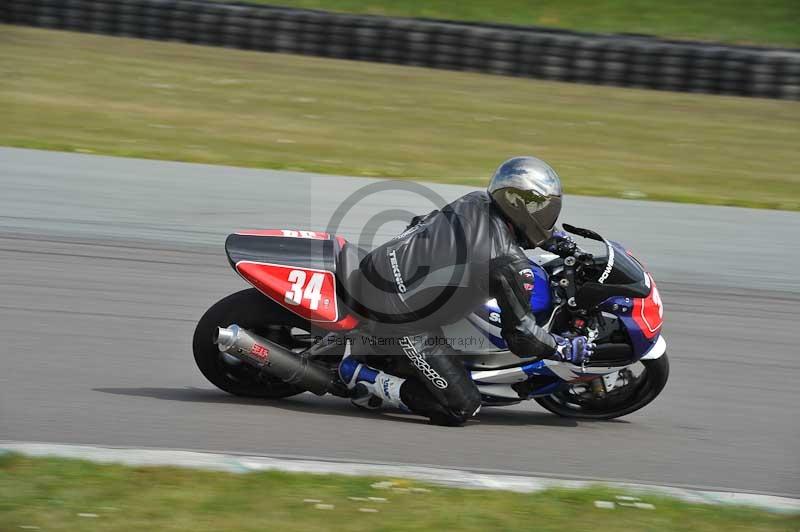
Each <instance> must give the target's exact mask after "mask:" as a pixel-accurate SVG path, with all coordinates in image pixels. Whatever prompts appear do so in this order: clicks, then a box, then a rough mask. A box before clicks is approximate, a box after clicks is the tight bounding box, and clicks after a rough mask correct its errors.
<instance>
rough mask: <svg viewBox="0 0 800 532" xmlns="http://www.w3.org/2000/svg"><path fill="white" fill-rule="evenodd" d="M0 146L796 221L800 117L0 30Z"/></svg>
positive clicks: (780, 105) (699, 98) (741, 105)
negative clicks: (546, 172) (542, 190)
mask: <svg viewBox="0 0 800 532" xmlns="http://www.w3.org/2000/svg"><path fill="white" fill-rule="evenodd" d="M0 116H1V117H2V120H0V145H6V146H16V147H30V148H42V149H52V150H64V151H78V152H89V153H102V154H109V155H121V156H131V157H143V158H150V159H171V160H180V161H192V162H202V163H212V164H228V165H238V166H249V167H262V168H278V169H292V170H307V171H318V172H324V173H334V174H344V175H364V176H386V177H397V178H414V179H423V180H430V181H441V182H450V183H464V184H469V185H475V186H482V185H484V184H485V183H486V181H487V179H488V176H489V175H491V173H492V171H493V170H494V169H495V168H496V166H497V165H498V164H499V163H500V162H501V161H503V160H504V159H506V158H508V157H510V156H514V155H522V154H535V155H538V156H539V157H541V158H543V159H545V160H547V161H548V162H550V163H551V164H552V165H553V166H554V167H555V168H556V169H557V170H558V172H559V173H560V175H561V176H562V179H563V180H564V183H565V188H566V191H567V193H571V194H585V195H601V196H612V197H646V198H650V199H657V200H674V201H683V202H698V203H709V204H720V205H739V206H752V207H766V208H777V209H789V210H800V175H798V168H800V150H798V146H800V103H798V102H788V101H781V100H766V99H755V98H736V97H721V96H713V95H691V94H679V93H670V92H659V91H647V90H634V89H621V88H612V87H599V86H590V85H579V84H569V83H556V82H545V81H539V80H530V79H519V78H509V77H501V76H490V75H481V74H472V73H461V72H447V71H437V70H430V69H423V68H413V67H400V66H393V65H382V64H375V63H365V62H352V61H337V60H331V59H322V58H313V57H303V56H292V55H280V54H265V53H257V52H246V51H240V50H229V49H224V48H210V47H202V46H191V45H185V44H176V43H163V42H153V41H143V40H135V39H122V38H115V37H105V36H97V35H87V34H80V33H69V32H59V31H52V30H41V29H33V28H20V27H14V26H0Z"/></svg>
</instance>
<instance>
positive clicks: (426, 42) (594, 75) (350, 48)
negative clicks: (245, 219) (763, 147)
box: [0, 0, 800, 100]
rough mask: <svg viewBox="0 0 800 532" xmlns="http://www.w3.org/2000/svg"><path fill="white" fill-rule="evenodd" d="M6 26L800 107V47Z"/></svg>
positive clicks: (337, 30) (258, 14)
mask: <svg viewBox="0 0 800 532" xmlns="http://www.w3.org/2000/svg"><path fill="white" fill-rule="evenodd" d="M0 22H3V23H7V24H19V25H26V26H37V27H42V28H55V29H64V30H70V31H81V32H90V33H100V34H105V35H117V36H124V37H136V38H143V39H155V40H165V41H180V42H187V43H194V44H203V45H211V46H226V47H231V48H241V49H247V50H260V51H265V52H280V53H292V54H303V55H313V56H320V57H332V58H339V59H352V60H358V61H375V62H382V63H395V64H401V65H411V66H421V67H429V68H439V69H447V70H463V71H473V72H484V73H490V74H499V75H507V76H521V77H530V78H540V79H548V80H554V81H568V82H575V83H589V84H599V85H615V86H622V87H636V88H643V89H657V90H668V91H683V92H700V93H713V94H725V95H736V96H754V97H762V98H783V99H793V100H800V50H796V49H779V48H763V47H752V46H725V45H719V44H709V43H700V42H682V41H673V40H666V39H657V38H654V37H648V36H635V35H600V34H589V33H577V32H573V31H563V30H553V29H546V28H536V27H523V26H511V25H503V24H476V23H463V22H455V21H434V20H422V19H402V18H389V17H377V16H360V15H347V14H339V13H328V12H324V11H314V10H303V9H289V8H283V7H277V6H269V5H250V4H244V3H236V4H233V3H231V4H227V3H214V2H206V1H203V0H2V1H1V2H0Z"/></svg>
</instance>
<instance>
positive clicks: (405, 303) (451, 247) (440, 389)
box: [339, 157, 594, 425]
mask: <svg viewBox="0 0 800 532" xmlns="http://www.w3.org/2000/svg"><path fill="white" fill-rule="evenodd" d="M560 212H561V181H560V179H559V177H558V174H556V172H555V170H553V168H551V167H550V166H549V165H548V164H547V163H546V162H544V161H542V160H540V159H537V158H535V157H515V158H513V159H509V160H507V161H505V162H504V163H503V164H501V165H500V167H499V168H498V169H497V170H496V171H495V173H494V175H493V176H492V179H491V181H490V182H489V186H488V188H487V190H486V191H478V192H472V193H469V194H466V195H465V196H462V197H461V198H459V199H457V200H455V201H453V202H452V203H450V204H448V205H446V206H445V207H443V208H442V209H441V210H436V211H433V212H431V213H430V214H427V215H425V216H418V217H415V218H414V219H413V220H412V222H411V225H409V227H408V228H407V229H406V230H405V231H403V232H402V233H401V234H400V235H398V236H397V237H395V238H394V239H392V240H390V241H389V242H387V243H385V244H383V245H382V246H380V247H378V248H376V249H374V250H373V251H372V252H370V253H369V254H367V256H366V257H364V259H363V260H362V261H361V263H360V271H361V278H362V279H361V282H360V283H359V290H358V291H359V293H358V294H357V295H356V296H357V297H355V299H356V300H357V302H356V304H355V305H354V307H355V308H354V310H356V311H357V312H359V313H361V314H362V315H365V316H368V317H370V318H371V319H370V320H369V322H370V323H372V324H373V326H372V328H371V329H370V330H369V331H368V333H367V334H368V335H369V338H370V340H369V341H365V340H363V338H366V336H365V337H363V338H362V341H361V342H359V341H358V339H351V343H349V344H348V346H347V351H346V356H345V358H344V359H343V360H342V363H341V364H340V366H339V374H340V376H341V377H342V380H343V381H344V382H345V383H346V384H347V386H348V388H350V389H351V394H352V397H353V402H354V403H356V404H357V405H360V406H366V407H372V408H374V407H377V406H380V405H382V404H383V405H389V406H395V407H401V408H405V409H408V410H411V411H413V412H416V413H419V414H422V415H426V416H428V417H429V418H430V419H431V420H432V421H433V422H434V423H438V424H444V425H459V424H462V423H464V422H465V421H466V420H467V419H468V418H470V417H472V416H474V415H475V414H476V413H477V412H478V410H479V409H480V405H481V395H480V392H479V391H478V389H477V387H476V386H475V384H474V383H473V382H472V379H471V378H470V374H469V372H468V371H467V369H466V368H465V367H464V365H463V363H462V362H461V360H460V358H459V354H458V352H457V351H456V350H455V349H454V348H453V347H452V346H451V345H450V344H449V343H448V341H447V338H445V337H444V335H443V332H442V326H443V325H446V324H449V323H454V322H456V321H458V320H460V319H462V318H463V317H464V316H466V315H467V314H469V312H470V311H472V310H473V309H474V308H476V307H477V306H478V305H480V304H482V303H484V302H485V301H486V300H487V299H490V298H495V299H496V300H497V304H498V306H499V307H500V310H501V313H500V319H501V325H502V326H501V331H502V336H503V338H504V339H505V341H506V343H507V345H508V347H509V349H510V350H511V351H512V352H513V353H515V354H516V355H518V356H524V357H530V356H538V357H541V358H552V359H556V360H563V361H569V362H572V363H574V364H580V363H581V362H582V361H583V360H585V359H586V358H588V357H589V356H591V353H592V350H593V349H594V346H593V344H592V343H591V342H590V341H589V340H588V339H587V338H586V337H583V336H577V337H573V338H565V337H561V336H557V335H555V334H551V333H549V332H547V331H545V330H544V329H543V328H541V327H540V326H538V325H537V324H536V319H535V317H534V316H533V314H532V313H531V310H530V303H529V301H530V294H531V291H532V290H533V273H532V271H531V267H530V262H529V260H528V258H527V256H526V255H525V253H524V252H523V248H526V249H532V248H535V247H540V246H541V247H544V248H545V249H549V248H551V247H553V246H556V245H557V244H558V243H559V241H560V240H563V238H564V237H562V236H559V235H556V236H554V235H553V233H554V229H555V223H556V220H557V219H558V215H559V213H560ZM360 345H368V347H369V350H367V351H364V355H365V356H362V353H361V352H359V347H360ZM376 346H380V348H379V349H377V350H376ZM384 347H385V348H386V350H383V351H381V349H383V348H384ZM392 347H393V348H394V349H393V350H392ZM376 352H377V353H379V354H380V353H383V354H392V353H393V354H400V355H403V356H404V359H405V360H407V361H408V362H410V364H405V365H406V366H408V367H411V368H413V370H408V371H410V374H408V376H411V375H414V376H415V377H417V378H414V379H403V378H401V377H398V376H395V375H390V374H388V373H386V372H383V371H378V370H375V369H372V368H371V367H369V366H368V365H367V364H366V361H368V359H369V355H374V354H375V353H376ZM352 355H355V356H352ZM398 373H400V372H398Z"/></svg>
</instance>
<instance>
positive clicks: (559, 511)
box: [0, 454, 800, 532]
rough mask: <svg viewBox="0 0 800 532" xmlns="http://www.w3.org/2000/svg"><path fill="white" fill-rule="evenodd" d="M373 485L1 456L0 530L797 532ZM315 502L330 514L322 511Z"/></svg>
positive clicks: (573, 494) (584, 501) (673, 511)
mask: <svg viewBox="0 0 800 532" xmlns="http://www.w3.org/2000/svg"><path fill="white" fill-rule="evenodd" d="M375 481H376V479H368V478H358V477H342V476H331V475H326V476H321V475H300V474H287V473H275V472H270V473H248V474H243V475H235V474H229V473H214V472H207V471H196V470H188V469H177V468H164V467H158V468H130V467H124V466H119V465H98V464H93V463H90V462H84V461H78V460H64V459H54V458H53V459H43V458H26V457H22V456H19V455H13V454H12V455H4V456H2V457H0V529H2V530H15V529H20V527H22V528H24V527H39V528H40V529H42V530H109V531H116V530H176V531H177V530H191V531H193V532H202V531H205V530H208V531H218V530H239V531H248V530H254V531H255V530H281V531H287V532H288V531H293V530H298V531H307V530H355V531H375V530H383V531H390V530H475V531H484V530H531V529H535V530H540V531H550V530H552V531H561V530H576V531H582V530H586V531H595V530H597V527H598V524H599V523H602V526H603V527H604V528H609V527H610V528H612V529H619V528H622V527H624V528H625V529H626V530H629V531H637V530H660V531H669V530H692V531H717V530H719V531H725V532H731V531H744V530H762V531H773V530H774V531H777V530H792V531H794V530H797V529H798V527H800V517H798V516H786V515H774V514H769V513H766V512H761V511H757V510H754V509H749V508H739V507H719V506H706V505H691V504H686V503H682V502H679V501H675V500H671V499H667V498H658V497H649V496H647V497H644V499H645V500H646V502H647V503H648V504H652V505H654V506H655V508H654V509H639V508H634V507H624V506H617V507H616V509H614V510H607V509H599V508H596V507H595V505H594V501H596V500H605V501H615V500H617V499H616V496H618V495H620V492H614V491H609V490H608V489H605V488H598V489H592V490H574V491H573V490H549V491H546V492H543V493H538V494H517V493H509V492H501V491H478V490H457V489H448V488H439V487H434V486H424V485H419V484H411V483H409V482H405V484H404V485H405V486H406V487H405V490H406V491H402V489H403V488H401V490H400V491H398V490H379V489H375V488H373V487H371V484H373V483H374V482H375ZM400 484H402V483H400ZM409 488H415V489H413V490H412V489H409ZM351 497H352V498H355V499H361V500H354V499H351ZM369 497H379V498H383V499H385V500H383V501H379V500H371V499H369ZM306 500H311V501H309V502H306ZM315 501H319V504H324V505H332V506H333V507H332V508H327V507H323V508H322V509H318V508H317V507H316V504H318V503H317V502H315ZM618 502H619V501H618ZM362 508H363V509H369V510H371V511H369V512H365V511H363V510H361V509H362Z"/></svg>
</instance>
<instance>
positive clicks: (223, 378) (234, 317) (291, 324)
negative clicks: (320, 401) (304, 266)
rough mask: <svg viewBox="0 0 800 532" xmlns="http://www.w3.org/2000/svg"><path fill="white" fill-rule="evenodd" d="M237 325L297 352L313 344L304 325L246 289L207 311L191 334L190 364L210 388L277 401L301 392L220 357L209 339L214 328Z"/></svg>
mask: <svg viewBox="0 0 800 532" xmlns="http://www.w3.org/2000/svg"><path fill="white" fill-rule="evenodd" d="M234 323H235V324H237V325H239V326H240V327H242V328H243V329H248V330H250V331H253V332H254V333H256V334H259V335H261V336H263V337H265V338H268V339H269V340H272V341H273V342H275V343H277V344H280V345H281V346H283V347H285V348H287V349H290V350H294V351H301V350H303V349H305V348H307V347H310V345H311V344H312V342H313V338H312V333H313V332H314V331H312V330H311V327H310V325H309V324H308V322H307V321H306V320H304V319H302V318H301V317H299V316H297V315H296V314H293V313H292V312H289V311H288V310H286V309H284V308H283V307H281V306H280V305H278V304H277V303H275V302H274V301H272V300H271V299H269V298H267V297H266V296H265V295H263V294H261V293H260V292H259V291H258V290H256V289H254V288H250V289H247V290H242V291H241V292H236V293H235V294H231V295H229V296H228V297H225V298H223V299H221V300H220V301H218V302H217V303H215V304H214V305H212V306H211V308H209V309H208V310H207V311H206V313H205V314H204V315H203V317H202V318H200V321H199V322H198V323H197V327H196V328H195V331H194V340H193V342H192V347H193V350H194V360H195V362H196V363H197V367H198V368H199V369H200V371H201V372H202V373H203V375H204V376H205V377H206V378H207V379H208V380H209V381H211V383H212V384H214V386H216V387H217V388H219V389H221V390H224V391H226V392H228V393H231V394H233V395H239V396H243V397H264V398H271V399H277V398H281V397H289V396H291V395H296V394H299V393H302V392H304V391H305V390H303V389H302V388H298V387H297V386H294V385H291V384H286V383H285V382H283V381H281V380H280V379H277V378H274V377H271V376H269V375H263V374H262V375H259V374H258V370H256V369H254V368H252V367H251V366H248V365H247V364H244V363H242V362H240V361H238V360H237V359H235V358H234V357H232V356H230V355H226V354H224V353H220V351H219V349H218V348H217V345H216V344H214V342H213V340H212V338H213V337H214V336H213V335H214V333H215V331H216V330H217V327H228V326H229V325H232V324H234Z"/></svg>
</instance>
